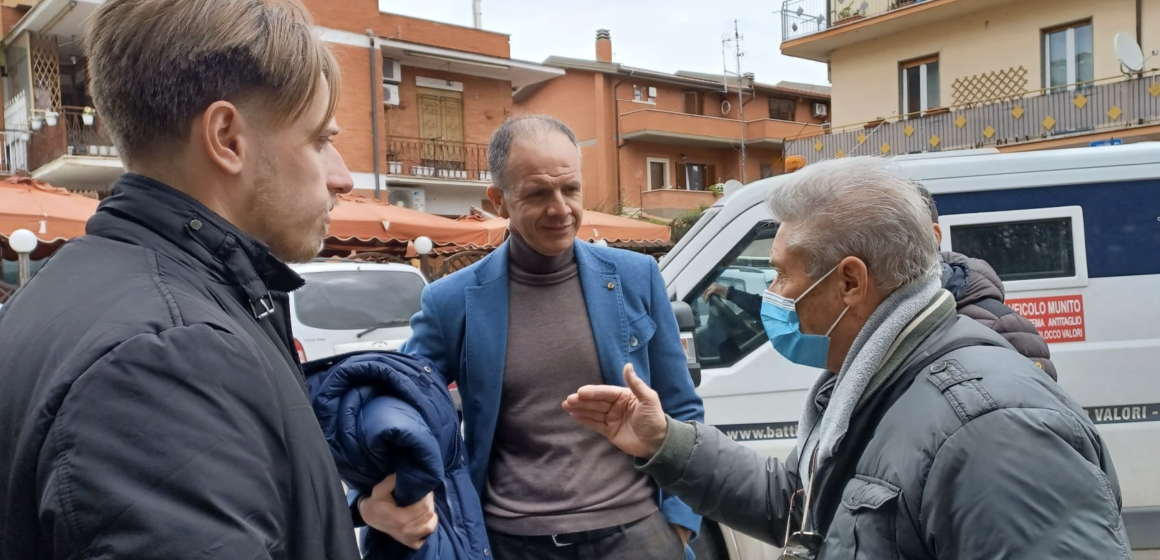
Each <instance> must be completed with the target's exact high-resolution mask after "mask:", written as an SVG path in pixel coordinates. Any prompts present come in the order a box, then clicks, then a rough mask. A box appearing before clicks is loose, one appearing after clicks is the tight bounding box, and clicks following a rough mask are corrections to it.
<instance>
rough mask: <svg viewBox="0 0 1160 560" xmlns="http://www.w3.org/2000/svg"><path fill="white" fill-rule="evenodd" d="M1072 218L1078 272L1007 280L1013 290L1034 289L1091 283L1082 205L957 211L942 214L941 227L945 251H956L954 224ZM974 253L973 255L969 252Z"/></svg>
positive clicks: (1072, 241)
mask: <svg viewBox="0 0 1160 560" xmlns="http://www.w3.org/2000/svg"><path fill="white" fill-rule="evenodd" d="M1059 218H1071V244H1072V248H1073V250H1074V252H1075V254H1074V255H1072V257H1073V258H1074V259H1075V275H1074V276H1065V277H1060V278H1041V279H1036V280H1012V281H1010V282H1007V281H1004V282H1003V286H1004V287H1005V288H1006V291H1007V292H1008V293H1010V292H1031V291H1038V290H1058V289H1063V288H1083V287H1086V286H1087V285H1088V283H1089V282H1088V263H1087V245H1086V244H1085V240H1086V237H1085V235H1084V227H1083V207H1081V206H1059V207H1056V208H1036V209H1032V210H1008V211H1003V212H980V213H976V214H954V215H950V216H939V218H938V224H939V227H940V228H942V231H943V238H942V247H941V249H942V250H943V251H953V250H954V244H953V243H952V240H953V238H954V227H955V226H964V225H996V224H1004V223H1018V222H1031V221H1037V220H1048V219H1059ZM967 256H973V255H967Z"/></svg>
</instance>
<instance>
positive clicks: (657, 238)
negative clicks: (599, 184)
mask: <svg viewBox="0 0 1160 560" xmlns="http://www.w3.org/2000/svg"><path fill="white" fill-rule="evenodd" d="M463 221H465V222H468V223H470V222H472V221H475V220H474V219H466V220H463ZM479 224H480V227H482V228H483V229H484V230H486V231H487V232H488V235H489V239H491V240H492V241H493V242H495V244H498V243H502V242H503V239H504V238H503V235H504V234H505V233H506V232H507V227H508V221H507V220H506V219H504V218H496V219H493V220H483V221H482V222H479ZM671 233H672V232H671V231H670V230H669V226H665V225H659V224H654V223H651V222H645V221H642V220H634V219H632V218H625V217H623V216H613V215H612V214H604V213H601V212H595V211H592V210H585V211H584V219H583V220H581V222H580V231H579V233H578V234H577V235H576V237H579V238H580V239H581V240H583V241H587V242H593V241H597V240H600V239H603V240H605V241H607V242H609V243H614V244H619V245H627V246H656V245H666V244H668V243H669V242H670V240H671V239H672V237H671ZM497 239H498V241H496V240H497Z"/></svg>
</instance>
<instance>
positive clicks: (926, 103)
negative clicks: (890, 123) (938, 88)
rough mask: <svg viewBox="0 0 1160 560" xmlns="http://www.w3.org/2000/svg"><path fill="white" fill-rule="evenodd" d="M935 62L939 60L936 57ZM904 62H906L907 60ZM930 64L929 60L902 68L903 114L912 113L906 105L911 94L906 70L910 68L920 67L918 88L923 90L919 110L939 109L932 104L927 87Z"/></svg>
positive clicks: (923, 111)
mask: <svg viewBox="0 0 1160 560" xmlns="http://www.w3.org/2000/svg"><path fill="white" fill-rule="evenodd" d="M934 62H939V59H938V58H937V57H936V58H935V60H934ZM903 64H905V62H904V63H903ZM929 64H930V63H929V62H924V63H922V64H919V65H916V66H904V67H902V68H901V69H900V71H901V72H902V80H900V81H901V82H902V114H903V115H910V114H911V112H910V111H908V110H907V109H908V107H907V106H906V101H907V100H908V99H910V95H909V93H910V86H909V85H908V82H909V80H907V79H906V71H907V70H910V69H911V68H918V88H919V89H920V90H921V91H919V97H920V100H919V103H918V104H919V105H920V108H919V112H922V113H925V112H927V111H929V110H931V109H938V107H931V106H930V98H929V97H928V94H929V93H930V88H929V87H927V82H926V67H927V65H929ZM905 118H909V117H905Z"/></svg>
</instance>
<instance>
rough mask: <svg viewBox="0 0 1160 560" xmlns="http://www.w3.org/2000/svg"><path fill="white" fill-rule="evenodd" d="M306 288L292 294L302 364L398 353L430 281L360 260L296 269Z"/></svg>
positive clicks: (407, 269)
mask: <svg viewBox="0 0 1160 560" xmlns="http://www.w3.org/2000/svg"><path fill="white" fill-rule="evenodd" d="M293 268H294V270H295V271H296V272H297V273H298V274H300V275H302V278H303V279H305V280H306V285H305V286H303V287H302V288H299V289H298V290H295V291H294V292H292V293H291V294H290V318H291V320H292V321H293V329H294V346H295V349H296V350H297V351H298V356H299V358H300V359H302V361H307V360H318V359H322V358H328V357H330V356H334V355H337V354H345V353H348V352H357V351H361V350H398V349H399V347H400V346H402V345H403V342H405V341H406V340H407V339H408V338H410V336H411V325H410V321H411V316H412V315H414V314H415V313H417V312H418V311H419V307H420V304H419V301H420V297H421V296H422V294H423V288H424V287H426V286H427V279H426V278H424V277H423V275H422V273H420V272H419V270H418V269H416V268H414V267H412V266H408V265H404V264H379V263H366V262H355V261H333V260H330V261H326V262H312V263H308V264H299V265H294V266H293Z"/></svg>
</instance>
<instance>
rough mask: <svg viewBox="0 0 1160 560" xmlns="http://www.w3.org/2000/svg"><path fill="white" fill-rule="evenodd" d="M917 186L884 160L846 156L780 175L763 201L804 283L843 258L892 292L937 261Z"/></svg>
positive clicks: (929, 270) (927, 272)
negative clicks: (857, 262) (789, 229)
mask: <svg viewBox="0 0 1160 560" xmlns="http://www.w3.org/2000/svg"><path fill="white" fill-rule="evenodd" d="M916 186H917V182H915V181H913V180H911V179H909V178H907V177H906V176H904V175H902V174H901V173H900V172H899V171H898V170H897V169H896V167H895V165H894V164H893V163H891V162H890V161H888V160H886V159H883V158H878V157H851V158H844V159H836V160H830V161H825V162H822V163H815V164H813V165H809V166H806V167H805V168H803V169H802V170H800V171H797V172H795V173H793V174H792V175H789V176H787V177H786V178H785V180H784V182H782V183H781V184H779V185H777V186H776V187H774V188H773V189H772V190H771V191H770V193H769V195H768V196H767V197H766V205H767V206H768V208H769V211H770V213H771V214H773V217H774V219H775V220H776V221H778V222H781V223H784V224H792V225H793V226H794V230H795V231H794V232H793V233H792V234H791V235H792V236H791V237H790V238H788V239H786V242H787V245H788V246H789V247H790V249H791V250H794V251H796V252H798V253H799V254H802V255H805V256H806V258H807V259H808V260H807V271H808V273H809V275H810V277H811V278H819V277H821V276H822V275H823V274H825V273H826V272H828V271H829V270H830V269H832V268H833V267H834V266H837V264H838V263H839V262H841V260H842V259H844V258H846V257H849V256H853V257H858V258H860V259H862V261H863V262H865V263H866V266H867V268H869V271H870V274H871V275H872V276H874V278H875V281H876V282H877V283H878V286H879V287H880V288H883V289H894V288H897V287H899V286H902V285H904V284H908V283H910V282H913V281H915V280H917V279H919V278H922V277H924V276H927V275H931V274H933V273H934V271H935V267H936V264H937V262H938V260H937V256H936V251H937V248H936V247H935V240H934V236H933V235H931V230H930V227H931V226H930V216H929V209H928V207H927V204H926V202H925V201H924V200H923V198H922V195H921V194H920V193H919V191H918V189H917V188H915V187H916Z"/></svg>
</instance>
